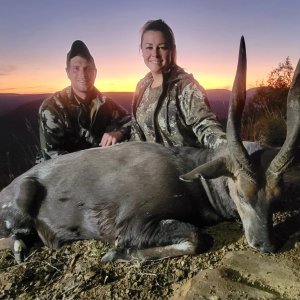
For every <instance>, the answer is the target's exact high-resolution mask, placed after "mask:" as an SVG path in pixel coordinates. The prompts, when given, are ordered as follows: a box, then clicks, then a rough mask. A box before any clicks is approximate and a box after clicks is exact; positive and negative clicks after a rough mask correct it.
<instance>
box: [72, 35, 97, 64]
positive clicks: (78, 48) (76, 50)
mask: <svg viewBox="0 0 300 300" xmlns="http://www.w3.org/2000/svg"><path fill="white" fill-rule="evenodd" d="M75 56H81V57H84V58H86V59H87V60H89V61H92V62H93V63H95V62H94V59H93V57H92V55H91V53H90V51H89V49H88V47H87V46H86V44H85V43H84V42H83V41H80V40H76V41H75V42H73V44H72V46H71V49H70V51H69V52H68V54H67V66H68V65H69V63H70V60H71V58H73V57H75Z"/></svg>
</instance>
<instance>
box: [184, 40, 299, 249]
mask: <svg viewBox="0 0 300 300" xmlns="http://www.w3.org/2000/svg"><path fill="white" fill-rule="evenodd" d="M246 68H247V61H246V47H245V41H244V38H243V37H242V38H241V43H240V51H239V60H238V66H237V71H236V76H235V80H234V84H233V89H232V94H231V98H230V104H229V113H228V121H227V147H228V154H226V155H222V156H221V155H220V156H219V158H217V159H214V160H212V161H210V162H207V163H206V164H204V165H201V166H199V167H197V168H195V169H194V170H192V171H191V172H189V173H187V174H184V175H182V176H180V178H181V179H182V180H188V181H190V180H194V179H197V178H201V177H202V178H205V179H214V178H218V177H220V176H228V189H229V194H230V197H231V199H232V200H233V201H234V202H235V205H236V207H237V211H238V213H239V215H240V218H241V221H242V223H243V227H244V231H245V236H246V239H247V242H248V244H249V245H250V246H251V247H253V248H255V249H257V250H259V251H261V252H274V251H275V250H276V248H277V247H276V244H275V239H274V237H273V223H272V209H271V204H272V202H274V200H276V199H278V198H279V196H280V195H281V193H282V191H283V184H282V176H283V174H284V172H285V170H286V169H287V168H288V166H289V165H290V164H291V162H292V160H293V158H294V156H295V150H296V147H297V142H298V139H299V132H300V60H299V62H298V65H297V67H296V70H295V73H294V77H293V80H292V84H291V87H290V90H289V94H288V98H287V135H286V140H285V142H284V144H283V146H282V148H281V149H280V151H279V152H278V151H277V152H274V154H273V155H272V156H271V158H270V159H266V157H264V155H263V153H264V152H262V153H261V157H260V159H257V157H256V158H255V159H254V157H253V155H249V154H248V152H247V150H246V148H245V147H244V145H243V143H242V140H241V135H240V128H241V118H242V112H243V109H244V105H245V99H246ZM216 151H218V150H216ZM275 153H276V154H275Z"/></svg>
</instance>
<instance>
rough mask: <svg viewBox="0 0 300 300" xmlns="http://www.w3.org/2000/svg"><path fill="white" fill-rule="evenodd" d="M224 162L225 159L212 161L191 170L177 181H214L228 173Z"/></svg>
mask: <svg viewBox="0 0 300 300" xmlns="http://www.w3.org/2000/svg"><path fill="white" fill-rule="evenodd" d="M226 161H227V158H226V157H220V158H217V159H214V160H212V161H209V162H207V163H205V164H203V165H201V166H199V167H197V168H195V169H193V170H192V171H190V172H189V173H186V174H183V175H181V176H179V179H181V180H183V181H192V180H195V179H197V178H200V177H203V178H205V179H214V178H218V177H221V176H224V175H228V174H229V171H228V168H227V164H226Z"/></svg>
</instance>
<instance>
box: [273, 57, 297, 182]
mask: <svg viewBox="0 0 300 300" xmlns="http://www.w3.org/2000/svg"><path fill="white" fill-rule="evenodd" d="M286 116H287V120H286V125H287V132H286V139H285V142H284V144H283V146H282V147H281V149H280V151H279V153H278V154H277V155H276V156H275V158H274V159H273V160H272V162H271V164H270V166H269V168H268V170H267V180H269V181H270V180H271V179H276V178H277V177H278V176H280V175H282V174H283V172H284V171H285V170H286V169H287V168H288V166H289V165H290V164H291V162H292V161H293V159H294V156H295V154H294V153H295V150H296V148H297V144H298V141H299V136H300V135H299V133H300V60H299V62H298V65H297V67H296V70H295V73H294V76H293V80H292V84H291V87H290V90H289V93H288V97H287V112H286Z"/></svg>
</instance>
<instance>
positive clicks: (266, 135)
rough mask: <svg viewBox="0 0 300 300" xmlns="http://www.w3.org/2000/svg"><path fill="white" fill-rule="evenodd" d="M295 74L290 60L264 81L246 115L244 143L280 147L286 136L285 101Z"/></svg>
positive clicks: (286, 60)
mask: <svg viewBox="0 0 300 300" xmlns="http://www.w3.org/2000/svg"><path fill="white" fill-rule="evenodd" d="M292 75H293V67H292V64H291V62H290V59H289V57H287V58H286V59H285V61H284V62H283V63H279V65H278V67H277V68H275V69H273V70H272V71H271V73H270V74H269V76H268V79H267V84H265V83H264V82H261V83H260V85H259V87H258V88H257V91H256V93H255V94H254V96H253V97H252V98H251V99H250V101H249V103H248V104H247V105H246V108H245V111H244V115H243V127H242V134H243V139H244V140H250V141H260V142H262V143H264V144H268V145H271V146H280V145H282V143H283V142H284V139H285V135H286V122H285V120H286V99H287V94H288V91H289V87H290V84H291V80H292Z"/></svg>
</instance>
